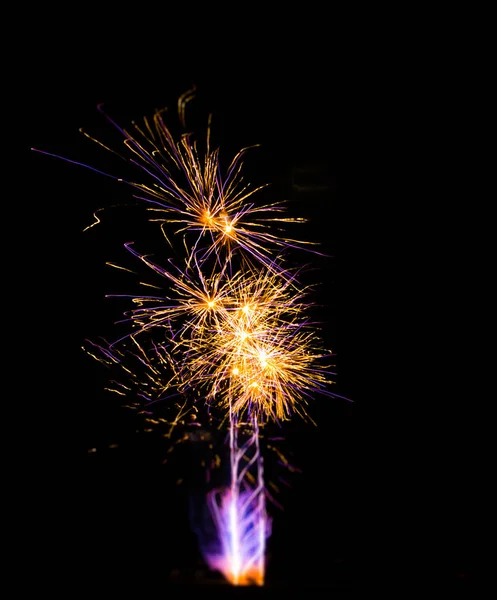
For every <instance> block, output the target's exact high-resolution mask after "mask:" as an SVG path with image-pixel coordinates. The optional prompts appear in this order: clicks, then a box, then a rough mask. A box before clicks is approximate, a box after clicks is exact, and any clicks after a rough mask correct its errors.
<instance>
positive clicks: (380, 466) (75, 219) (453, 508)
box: [25, 24, 477, 593]
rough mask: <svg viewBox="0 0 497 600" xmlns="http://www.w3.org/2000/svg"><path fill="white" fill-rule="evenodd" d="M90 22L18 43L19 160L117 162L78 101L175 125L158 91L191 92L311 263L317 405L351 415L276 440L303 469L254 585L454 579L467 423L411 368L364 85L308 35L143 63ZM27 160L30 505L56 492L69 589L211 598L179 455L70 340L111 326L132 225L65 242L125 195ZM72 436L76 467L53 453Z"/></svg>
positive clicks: (324, 415) (146, 55) (433, 383)
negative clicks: (33, 235) (37, 303)
mask: <svg viewBox="0 0 497 600" xmlns="http://www.w3.org/2000/svg"><path fill="white" fill-rule="evenodd" d="M94 27H95V29H93V32H94V33H93V34H92V33H91V31H90V32H86V31H85V33H84V34H79V33H78V36H77V37H76V39H73V38H72V36H71V35H70V34H68V31H69V29H67V30H66V31H65V33H64V34H63V33H61V32H58V35H55V36H52V38H51V39H48V38H49V36H48V35H47V37H46V38H43V40H40V41H39V44H38V45H36V44H33V48H35V47H36V48H37V49H38V51H37V52H35V53H33V55H32V59H31V61H30V70H31V82H32V85H31V89H32V95H29V96H28V95H26V98H25V99H26V100H27V104H28V105H29V110H28V111H27V113H26V114H27V115H28V129H27V131H28V137H29V146H30V147H31V146H32V147H35V148H38V149H40V150H44V151H46V152H52V153H54V154H58V155H60V156H62V157H66V158H69V159H71V160H76V161H81V162H83V163H85V164H91V165H94V166H95V167H96V168H103V170H106V169H108V168H109V169H112V168H114V166H119V162H118V161H117V162H113V161H112V160H111V159H110V158H109V156H108V155H107V153H106V152H105V151H103V150H100V149H99V148H98V147H97V146H96V145H95V144H92V143H91V142H89V141H87V140H86V139H85V138H84V137H83V136H82V135H81V134H80V133H79V132H78V129H79V128H80V127H83V128H84V129H85V130H86V131H88V133H90V134H92V135H94V137H97V138H99V139H102V138H105V139H109V140H110V141H111V142H112V140H116V143H119V139H118V136H117V137H116V136H115V134H114V133H113V131H112V127H111V125H110V124H108V123H107V122H106V121H105V119H104V118H103V117H102V116H101V115H100V114H99V113H98V111H97V109H96V106H97V104H99V103H101V102H103V103H104V104H105V108H106V111H107V112H108V113H109V114H111V115H112V116H113V117H115V118H116V120H117V121H118V122H119V123H120V124H127V123H129V122H130V121H131V120H133V119H135V120H139V119H140V118H141V117H142V116H145V115H149V114H151V113H152V112H153V110H154V109H155V108H159V107H162V106H166V105H167V106H170V107H172V108H173V110H172V113H173V114H174V104H175V102H176V99H177V98H178V96H179V95H180V94H181V93H182V92H184V91H185V90H186V89H188V88H190V87H191V86H192V85H196V87H197V91H198V107H199V110H198V113H199V115H200V121H199V122H200V125H202V124H203V121H202V118H203V115H205V114H207V112H212V114H213V118H214V120H213V130H214V132H215V134H216V135H218V136H219V144H220V147H221V152H222V156H226V157H227V159H228V158H230V157H231V156H232V155H233V153H234V152H235V151H237V150H238V149H240V148H241V147H244V146H247V145H251V144H254V143H258V144H261V148H260V149H258V150H255V151H254V154H253V155H250V159H248V160H247V163H249V165H248V170H249V173H250V176H251V177H252V178H254V179H256V180H257V182H258V183H265V182H270V183H272V186H273V188H274V190H275V193H276V194H279V195H281V198H282V199H284V200H288V201H289V205H290V207H291V210H292V211H295V213H296V214H297V215H298V216H305V217H307V218H308V219H309V224H307V225H305V226H304V231H305V234H304V235H305V239H313V240H315V241H318V242H320V244H321V248H322V250H323V251H324V252H325V253H326V254H328V255H329V258H315V259H312V267H313V268H315V270H314V271H312V277H315V278H316V280H317V281H318V282H320V283H321V285H320V286H319V288H318V289H319V294H318V297H317V298H316V300H317V302H318V303H319V304H321V305H322V308H319V309H316V310H317V314H318V316H319V317H320V318H321V319H322V320H323V322H324V325H323V337H324V341H325V344H326V345H327V346H328V347H331V348H332V349H333V350H334V351H335V352H336V355H337V356H336V363H337V368H336V370H337V375H336V378H335V379H336V386H335V389H334V391H336V393H338V394H340V395H342V396H344V397H347V398H349V399H350V400H353V402H349V401H347V400H341V399H326V398H324V399H323V398H317V399H316V403H315V405H314V406H312V407H311V414H312V416H313V417H314V418H315V419H316V421H317V426H316V427H314V426H312V425H307V424H302V423H292V424H290V425H289V426H288V427H287V428H286V430H285V435H286V437H287V444H288V447H289V448H291V451H292V453H293V456H294V462H295V463H296V464H297V465H298V466H299V467H300V468H301V470H302V473H301V474H298V475H295V476H293V477H291V483H292V488H291V489H289V490H287V491H285V492H284V493H283V498H282V502H283V505H284V511H282V512H281V511H278V510H276V509H274V510H273V509H271V511H272V515H273V518H274V528H273V534H272V536H271V538H270V540H269V553H270V556H269V562H268V571H267V586H268V589H269V588H271V587H273V588H274V587H277V586H280V587H283V588H285V589H291V588H293V589H300V588H309V589H310V588H311V587H313V586H314V588H316V589H318V588H320V589H323V590H331V589H347V590H349V589H353V588H355V587H356V586H358V585H359V584H361V585H362V584H365V585H366V586H369V587H370V589H383V588H384V587H385V586H386V587H388V586H389V585H390V584H392V582H395V583H396V584H400V585H402V586H404V587H406V588H408V589H409V588H412V587H414V586H416V585H417V584H420V583H422V584H427V583H426V582H432V581H437V582H438V581H441V582H443V583H444V584H446V585H449V584H453V583H456V584H460V583H461V582H464V581H466V580H468V579H470V578H471V577H472V573H473V571H474V568H475V562H476V559H475V550H474V548H473V540H474V525H473V515H474V510H475V505H476V501H475V499H474V498H473V496H472V494H471V493H470V491H469V490H470V489H471V488H472V486H473V485H474V484H475V483H476V479H477V477H476V475H475V473H474V470H473V465H472V463H473V462H474V458H475V454H476V452H475V451H474V450H473V446H472V440H473V439H474V427H475V419H474V417H473V416H472V413H471V411H468V410H467V407H466V405H465V404H464V402H463V400H462V397H463V395H464V392H463V391H462V390H461V389H458V388H457V386H456V387H455V388H454V385H453V383H452V384H451V383H449V382H448V379H449V378H447V380H446V379H445V377H443V376H440V371H441V370H443V369H444V367H442V366H440V367H439V368H438V369H437V367H435V368H434V369H433V368H432V367H431V364H432V362H433V360H432V359H433V358H434V354H436V350H434V349H433V348H434V344H435V345H436V343H437V342H434V344H433V343H429V339H430V337H429V335H428V334H425V332H424V330H421V329H418V328H417V323H418V322H419V320H418V321H416V319H419V312H420V310H421V309H420V306H421V304H422V298H423V294H425V293H427V288H428V287H429V286H428V285H427V284H426V283H424V282H423V281H422V279H421V278H422V275H421V274H420V273H419V271H417V270H416V269H414V268H413V267H412V263H411V262H410V260H409V259H408V258H407V254H406V256H404V255H403V252H404V251H405V249H404V246H403V245H402V243H401V238H402V228H399V230H396V228H395V223H397V225H398V224H399V222H403V221H405V219H407V218H408V217H407V215H406V214H405V213H404V212H402V211H401V209H399V208H395V207H394V206H390V205H388V206H387V205H386V201H385V200H384V198H385V196H386V193H384V187H385V181H386V180H388V177H387V176H384V172H385V169H386V167H382V166H381V164H380V165H378V163H377V162H376V161H377V157H376V156H375V153H376V150H377V148H378V147H380V146H381V143H382V142H381V135H380V133H379V132H378V131H375V135H376V137H375V138H374V140H371V138H370V135H369V128H368V125H369V120H374V119H375V110H372V107H376V106H377V104H376V103H377V95H378V87H377V86H375V85H374V82H372V83H371V81H368V84H366V83H364V84H363V85H362V84H361V85H358V84H357V83H355V84H353V81H352V82H351V79H352V80H353V79H354V78H351V77H350V74H349V76H348V77H346V78H344V77H343V73H342V70H341V69H342V65H341V64H340V62H339V61H338V60H336V59H335V60H334V54H335V52H334V48H333V45H332V43H331V42H330V36H326V35H324V34H322V33H320V37H319V39H320V40H321V42H320V44H319V45H317V44H316V45H313V44H311V45H306V46H305V50H304V48H303V45H298V48H297V50H298V51H297V52H296V51H295V48H294V47H293V46H292V44H291V43H290V42H288V43H287V44H285V45H283V46H278V44H277V43H276V42H275V45H274V46H272V47H271V51H270V52H269V51H261V52H260V53H259V52H257V51H256V50H255V49H254V50H253V51H252V53H249V56H248V57H245V59H244V60H240V56H239V55H238V54H237V53H236V51H233V52H231V50H230V48H239V46H240V44H238V45H236V44H235V43H234V42H231V44H229V43H228V42H226V44H223V43H221V44H220V48H219V47H218V46H217V45H216V47H215V48H211V47H210V46H207V47H206V46H205V44H203V43H201V41H200V39H198V38H197V39H195V38H194V36H192V37H188V36H187V38H188V39H187V43H186V47H188V48H189V50H188V51H187V50H185V49H183V50H182V49H181V47H180V46H179V45H178V42H175V43H173V42H172V41H171V38H169V41H167V39H166V40H165V41H164V45H163V46H162V44H161V43H159V42H158V40H157V37H156V36H152V40H151V39H150V38H149V37H147V36H144V37H143V38H142V37H141V36H138V35H135V34H134V35H131V36H130V37H127V36H126V34H125V32H123V34H122V37H121V36H120V35H116V33H117V32H116V31H114V33H113V34H109V29H105V28H100V27H98V25H97V24H94ZM135 33H136V32H135ZM202 39H203V38H202ZM130 40H132V42H130ZM218 43H219V40H218ZM351 85H353V87H352V89H353V90H354V93H353V94H351V93H350V89H351ZM380 89H381V86H380ZM358 96H360V97H361V98H365V97H366V96H367V97H368V100H363V101H362V102H357V97H358ZM364 106H365V107H366V110H364ZM364 113H366V114H364ZM358 148H364V149H365V150H364V151H361V150H358ZM27 152H28V153H29V157H28V160H29V173H30V181H29V182H28V185H29V187H30V189H31V191H32V194H34V196H35V198H36V202H37V209H40V208H42V209H41V210H40V214H41V215H42V217H41V218H42V219H43V228H41V227H40V229H41V230H42V232H43V233H42V239H43V243H41V242H40V243H39V244H37V248H36V249H35V251H34V257H33V258H34V261H35V265H37V266H36V270H41V269H42V268H43V271H45V272H46V275H45V278H44V279H43V281H44V282H45V283H40V284H37V285H39V286H44V287H46V288H49V290H50V291H49V290H48V289H47V290H46V291H45V293H44V297H47V294H48V295H49V300H48V301H47V307H46V312H47V313H48V312H49V313H50V315H51V317H50V325H49V326H48V327H47V328H46V329H47V330H46V331H43V332H42V335H43V339H44V340H49V341H46V342H44V343H43V344H45V345H46V348H47V350H46V353H47V355H48V356H49V357H48V359H47V363H48V365H47V369H49V374H47V373H46V372H45V373H44V375H41V376H40V377H43V379H41V381H42V382H43V383H44V384H45V387H46V390H47V391H46V392H45V393H47V394H48V397H49V398H50V400H49V401H48V404H49V408H47V412H49V413H50V417H49V418H47V416H46V415H44V421H43V423H44V428H45V429H46V430H49V431H50V432H51V433H50V435H49V436H48V435H47V437H50V438H51V441H52V442H55V443H54V444H53V445H54V446H55V457H56V458H55V459H54V462H55V464H56V465H57V468H55V469H53V470H50V469H47V470H46V471H45V470H43V475H39V476H40V478H41V480H43V477H46V482H45V483H44V488H45V492H44V494H43V496H44V497H45V498H51V497H52V495H54V496H56V497H58V496H59V490H65V491H62V492H60V493H61V495H62V496H63V497H67V496H70V501H69V502H68V503H64V502H60V503H59V502H57V506H59V507H60V515H59V516H62V519H61V520H62V522H63V524H62V529H64V524H65V525H66V526H67V530H68V532H69V533H67V531H66V535H67V537H68V538H69V539H68V540H67V541H66V544H68V546H69V547H70V553H71V554H74V556H75V557H77V558H76V559H75V563H76V566H77V569H78V571H79V572H80V573H79V576H78V577H79V579H78V581H81V584H82V585H83V583H84V584H85V585H87V586H88V589H90V590H91V589H93V586H94V587H95V589H97V586H102V585H108V586H110V588H112V587H114V588H120V589H121V588H122V589H127V586H131V585H133V586H134V585H136V586H138V587H139V588H141V589H142V590H145V589H149V588H150V589H153V590H154V591H157V590H159V591H160V590H162V589H165V588H167V587H168V586H170V585H171V582H172V581H173V580H174V576H176V577H177V578H179V581H180V582H181V584H182V585H183V586H187V585H189V584H194V583H197V584H199V585H202V584H206V585H207V582H208V581H215V582H220V580H219V579H216V578H215V577H213V576H212V575H209V574H208V573H207V572H206V570H205V568H204V566H203V563H202V560H201V558H200V554H199V551H198V547H197V543H196V540H195V537H194V535H193V534H192V532H191V528H190V526H189V522H188V504H187V492H186V490H185V485H183V486H177V485H176V482H175V479H176V473H177V472H178V471H181V469H182V468H183V467H182V464H184V469H185V472H187V471H188V472H190V471H189V470H191V469H192V466H191V465H192V463H191V461H190V458H189V456H188V453H187V452H186V451H179V453H178V459H177V461H176V462H175V466H174V469H176V471H175V470H174V469H172V471H171V469H170V468H169V467H168V466H165V465H164V464H163V460H164V458H165V456H166V453H167V450H168V445H167V443H166V442H165V441H164V439H163V438H161V436H160V435H159V434H158V433H157V432H150V433H146V432H144V425H143V421H142V419H141V417H139V416H137V415H135V414H134V413H132V412H130V411H127V410H126V409H123V408H122V407H120V406H119V405H118V404H117V403H116V402H115V401H114V400H113V399H112V397H109V395H108V394H106V393H105V392H103V387H104V385H105V381H106V379H105V377H106V376H105V372H103V371H102V369H101V368H100V366H99V365H98V364H96V363H94V362H93V361H91V360H90V359H89V358H88V357H87V356H86V355H85V354H84V353H83V352H82V351H80V346H81V344H82V342H83V341H84V339H85V338H90V339H92V338H95V336H98V335H100V334H103V335H107V334H109V336H110V337H112V333H111V331H112V322H113V321H114V320H116V319H117V318H119V316H120V312H119V310H118V307H117V306H116V305H115V304H113V303H112V301H111V300H109V299H105V298H104V296H105V294H107V293H112V292H123V293H126V289H123V286H125V285H126V283H127V280H126V279H121V278H119V277H117V276H116V275H115V274H113V273H111V274H109V269H108V268H107V267H105V265H104V263H105V262H106V261H111V262H119V261H120V260H121V259H123V260H124V261H126V260H129V258H128V257H127V256H126V254H125V253H124V251H123V249H122V244H123V243H124V242H127V241H131V240H138V241H140V242H141V243H142V249H143V250H144V251H145V252H147V250H148V248H147V243H148V242H149V241H150V238H149V234H150V230H149V229H147V228H146V227H144V226H142V225H139V224H137V223H138V221H137V220H135V212H136V211H135V212H133V211H134V209H132V208H130V215H132V216H126V209H111V210H110V211H108V213H107V215H108V216H106V218H105V220H104V222H103V223H102V224H101V225H99V226H98V227H95V228H93V229H90V230H88V231H86V232H84V233H83V232H82V230H83V229H84V228H85V227H86V226H87V225H88V224H90V223H91V222H92V213H93V212H94V211H95V210H97V209H99V208H101V207H102V206H112V205H124V204H126V203H127V202H129V201H130V200H131V190H130V189H129V188H126V187H125V186H124V185H122V184H118V183H117V182H115V181H113V180H111V179H110V178H105V177H103V176H101V175H98V174H95V173H92V172H90V171H88V170H86V169H84V168H83V167H80V166H77V165H73V164H69V163H67V162H65V161H63V160H58V159H55V158H51V157H47V156H43V155H41V154H38V153H33V152H31V151H30V150H28V151H27ZM359 156H360V158H359ZM123 164H124V163H123ZM371 164H374V165H375V168H374V169H372V168H371ZM339 174H340V177H339V176H338V175H339ZM398 192H399V194H401V193H402V188H398ZM40 205H41V206H40ZM395 206H396V207H397V206H398V205H397V204H396V205H395ZM154 243H155V242H154ZM40 258H41V259H40ZM306 259H307V257H306ZM121 262H122V261H121ZM40 281H41V280H40ZM54 346H55V350H52V348H53V347H54ZM44 347H45V346H44ZM48 348H50V349H48ZM45 358H46V357H45ZM42 362H43V361H42ZM434 362H435V363H437V360H436V357H435V361H434ZM438 364H439V365H441V363H438ZM449 386H451V387H449ZM449 402H450V410H448V405H449ZM33 414H37V412H36V411H35V410H33ZM45 423H46V424H45ZM76 437H78V438H79V439H78V441H77V446H78V447H79V449H78V450H77V451H76V452H78V451H79V452H80V454H79V455H78V454H77V453H74V455H73V454H72V453H71V452H69V451H68V448H69V447H70V446H72V445H73V444H74V443H75V440H76ZM111 446H113V447H111ZM181 461H184V463H181ZM49 470H50V472H54V477H53V478H48V475H46V473H47V472H48V471H49ZM35 471H36V469H35ZM69 482H70V483H69ZM67 492H69V493H67ZM68 507H70V508H68ZM57 522H59V519H57ZM73 566H74V565H73ZM427 585H428V584H427ZM143 593H145V592H143Z"/></svg>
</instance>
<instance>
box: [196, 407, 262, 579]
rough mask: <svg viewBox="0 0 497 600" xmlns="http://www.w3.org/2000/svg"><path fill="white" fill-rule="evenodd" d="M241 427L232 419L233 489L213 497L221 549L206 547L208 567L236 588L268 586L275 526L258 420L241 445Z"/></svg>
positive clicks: (215, 491)
mask: <svg viewBox="0 0 497 600" xmlns="http://www.w3.org/2000/svg"><path fill="white" fill-rule="evenodd" d="M238 427H239V424H238V421H237V418H236V416H235V415H233V416H232V418H231V419H230V468H231V471H230V472H231V483H230V486H229V488H227V489H226V490H223V491H219V490H214V491H213V492H211V494H210V495H209V497H208V502H209V510H210V513H211V516H212V519H213V521H214V524H215V527H216V533H217V541H218V544H219V546H218V547H216V548H214V549H213V548H212V547H208V546H206V547H204V548H202V551H203V554H204V557H205V560H206V562H207V564H208V565H209V566H210V567H211V568H212V569H215V570H218V571H220V572H221V573H222V574H223V575H224V577H225V578H226V579H227V580H228V581H229V582H231V583H232V584H233V585H251V584H255V585H259V586H262V585H263V584H264V576H265V560H266V539H267V538H268V536H269V535H270V532H271V521H270V519H269V517H268V515H267V512H266V494H265V486H264V472H263V459H262V455H261V453H260V448H259V424H258V419H257V416H256V415H252V418H251V427H252V430H251V432H250V434H249V437H248V439H247V441H246V442H245V443H244V444H243V445H241V446H240V445H239V429H238ZM251 469H252V470H254V471H255V475H253V474H252V473H251Z"/></svg>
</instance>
